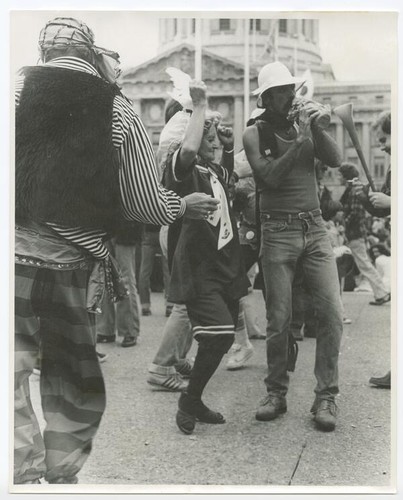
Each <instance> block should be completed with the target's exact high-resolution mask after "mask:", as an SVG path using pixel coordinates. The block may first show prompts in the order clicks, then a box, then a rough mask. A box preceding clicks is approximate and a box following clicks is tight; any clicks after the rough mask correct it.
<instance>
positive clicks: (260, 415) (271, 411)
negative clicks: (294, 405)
mask: <svg viewBox="0 0 403 500" xmlns="http://www.w3.org/2000/svg"><path fill="white" fill-rule="evenodd" d="M286 411H287V400H286V399H285V396H283V395H281V394H277V393H276V392H269V394H268V395H267V396H266V397H265V398H264V399H263V401H262V403H261V404H260V407H259V409H258V410H257V412H256V415H255V418H256V420H260V421H262V422H268V421H270V420H274V419H275V418H277V417H278V416H279V415H281V414H282V413H285V412H286Z"/></svg>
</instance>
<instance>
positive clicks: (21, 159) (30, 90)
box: [16, 66, 121, 232]
mask: <svg viewBox="0 0 403 500" xmlns="http://www.w3.org/2000/svg"><path fill="white" fill-rule="evenodd" d="M24 73H25V81H24V87H23V90H22V92H21V97H20V102H19V105H18V107H17V109H16V219H17V220H24V219H27V218H28V219H31V220H34V221H37V222H53V223H56V224H60V225H66V226H71V227H75V226H81V227H86V228H94V229H104V230H106V231H108V232H109V231H112V232H113V231H114V229H115V228H116V224H117V222H118V221H119V220H120V213H121V207H120V190H119V177H118V168H119V164H118V152H117V150H116V148H115V147H114V146H113V142H112V113H113V100H114V98H115V96H116V95H117V94H119V90H118V89H117V87H116V86H114V85H111V84H109V83H106V82H104V81H103V80H102V79H101V78H98V77H96V76H93V75H90V74H87V73H83V72H79V71H71V70H67V69H66V70H65V69H61V68H52V67H43V66H42V67H41V66H38V67H28V68H25V70H24Z"/></svg>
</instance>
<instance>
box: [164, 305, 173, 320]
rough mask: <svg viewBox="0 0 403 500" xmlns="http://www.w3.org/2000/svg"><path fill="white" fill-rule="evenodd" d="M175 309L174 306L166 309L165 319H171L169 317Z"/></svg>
mask: <svg viewBox="0 0 403 500" xmlns="http://www.w3.org/2000/svg"><path fill="white" fill-rule="evenodd" d="M173 307H174V306H166V308H165V317H166V318H169V316H171V314H172V309H173Z"/></svg>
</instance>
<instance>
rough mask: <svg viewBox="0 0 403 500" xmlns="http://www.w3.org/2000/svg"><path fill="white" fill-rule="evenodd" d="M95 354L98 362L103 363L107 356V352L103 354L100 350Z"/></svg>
mask: <svg viewBox="0 0 403 500" xmlns="http://www.w3.org/2000/svg"><path fill="white" fill-rule="evenodd" d="M97 356H98V359H99V362H100V363H103V362H104V361H106V360H107V358H108V355H107V354H103V353H102V352H98V351H97Z"/></svg>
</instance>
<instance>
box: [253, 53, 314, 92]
mask: <svg viewBox="0 0 403 500" xmlns="http://www.w3.org/2000/svg"><path fill="white" fill-rule="evenodd" d="M304 81H305V80H304V79H303V78H298V77H295V76H292V74H291V73H290V71H289V69H288V68H287V66H285V65H284V64H283V63H281V62H279V61H276V62H273V63H269V64H266V65H265V66H263V68H262V69H261V70H260V71H259V76H258V77H257V82H258V85H259V87H258V88H257V89H256V90H254V91H253V92H252V94H253V95H259V97H260V96H261V95H262V94H263V92H265V91H266V90H269V89H271V88H273V87H282V86H283V85H295V90H298V89H299V88H300V87H301V85H303V83H304Z"/></svg>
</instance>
